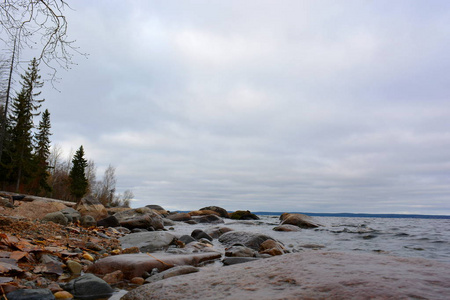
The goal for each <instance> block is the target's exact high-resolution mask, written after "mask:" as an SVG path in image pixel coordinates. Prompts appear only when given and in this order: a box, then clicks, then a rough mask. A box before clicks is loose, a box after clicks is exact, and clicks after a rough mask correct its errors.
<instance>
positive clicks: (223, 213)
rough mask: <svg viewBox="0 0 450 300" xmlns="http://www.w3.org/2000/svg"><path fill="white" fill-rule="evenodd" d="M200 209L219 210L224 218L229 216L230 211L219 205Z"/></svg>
mask: <svg viewBox="0 0 450 300" xmlns="http://www.w3.org/2000/svg"><path fill="white" fill-rule="evenodd" d="M200 210H212V211H215V212H217V213H218V214H219V216H221V217H222V218H228V212H227V211H226V210H225V209H223V208H222V207H219V206H207V207H203V208H200Z"/></svg>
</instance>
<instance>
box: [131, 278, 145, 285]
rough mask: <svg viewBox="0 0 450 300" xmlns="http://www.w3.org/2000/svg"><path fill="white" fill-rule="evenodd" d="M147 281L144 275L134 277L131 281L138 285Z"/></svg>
mask: <svg viewBox="0 0 450 300" xmlns="http://www.w3.org/2000/svg"><path fill="white" fill-rule="evenodd" d="M144 282H145V279H144V278H142V277H134V278H131V280H130V283H132V284H137V285H143V284H144Z"/></svg>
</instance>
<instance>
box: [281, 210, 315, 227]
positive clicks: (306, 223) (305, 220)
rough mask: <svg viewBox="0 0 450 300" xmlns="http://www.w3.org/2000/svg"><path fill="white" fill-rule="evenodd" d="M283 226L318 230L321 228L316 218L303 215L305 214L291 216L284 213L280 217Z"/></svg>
mask: <svg viewBox="0 0 450 300" xmlns="http://www.w3.org/2000/svg"><path fill="white" fill-rule="evenodd" d="M280 220H281V225H286V224H289V225H295V226H298V227H300V228H316V227H319V226H320V224H319V223H317V222H316V221H315V220H314V218H312V217H310V216H307V215H303V214H290V213H283V214H281V216H280Z"/></svg>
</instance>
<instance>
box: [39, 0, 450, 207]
mask: <svg viewBox="0 0 450 300" xmlns="http://www.w3.org/2000/svg"><path fill="white" fill-rule="evenodd" d="M447 6H448V4H447V3H446V2H440V1H436V2H433V4H426V5H423V4H421V3H414V4H411V3H410V2H408V1H397V2H395V3H392V2H387V1H377V2H370V3H368V2H359V1H346V2H345V5H343V4H342V3H339V4H338V3H334V2H332V1H301V2H300V1H284V2H283V3H275V2H273V1H244V2H242V1H226V2H219V1H183V2H178V3H177V5H173V4H169V3H165V2H157V1H135V2H131V3H129V2H116V3H115V4H114V5H111V4H110V3H109V2H108V1H96V2H94V3H91V2H89V1H80V2H77V3H76V4H74V9H75V11H73V12H72V11H71V12H68V17H69V21H70V25H72V26H71V28H70V30H71V36H75V37H76V38H77V40H78V45H79V46H80V47H81V50H82V51H85V52H88V53H89V54H90V55H89V58H88V59H84V58H82V57H78V58H77V62H78V64H79V65H78V66H76V67H74V69H73V70H71V71H70V72H68V73H66V74H64V76H63V81H62V83H61V85H60V86H58V89H60V91H61V92H60V93H58V92H56V91H55V90H52V89H51V88H50V87H46V88H45V90H44V91H43V94H45V98H46V99H47V101H46V104H45V105H46V106H48V108H49V110H50V112H51V114H52V130H53V132H54V135H53V141H54V142H55V143H58V144H60V145H63V147H64V148H69V147H70V148H78V147H79V144H81V143H82V144H83V145H84V146H85V150H86V154H87V156H88V157H89V158H92V159H94V161H95V162H96V163H97V165H99V166H100V168H99V169H100V170H101V169H102V168H104V167H105V166H107V165H108V164H112V165H114V166H116V167H117V169H116V174H117V176H118V190H119V191H121V190H122V191H123V190H125V189H132V190H133V192H134V194H135V195H136V199H137V200H139V202H136V204H133V205H146V204H152V203H156V204H160V205H162V206H163V207H166V208H167V209H198V208H200V207H203V206H207V205H211V204H215V205H220V206H223V207H225V208H226V209H230V210H231V209H251V210H272V211H274V210H275V211H310V212H342V211H347V212H373V213H376V212H406V211H408V212H414V213H447V214H450V207H449V206H448V205H447V204H446V203H447V202H448V201H446V197H447V195H448V194H449V192H450V191H449V188H448V187H447V181H448V178H449V174H450V165H449V164H448V163H447V162H448V161H449V158H450V157H449V154H448V153H447V151H446V149H448V144H449V142H450V136H449V134H448V130H447V128H449V125H450V124H449V122H450V121H449V120H450V118H449V114H450V107H449V106H448V104H447V102H448V101H447V99H448V96H449V89H448V86H450V82H449V80H448V76H447V74H446V73H447V72H446V70H447V69H448V66H449V63H450V61H449V59H448V52H449V50H450V43H449V42H448V39H447V38H446V37H447V36H448V30H449V29H448V28H450V27H449V26H448V20H449V19H450V18H448V17H449V15H448V11H450V10H448V9H447ZM99 176H101V174H99Z"/></svg>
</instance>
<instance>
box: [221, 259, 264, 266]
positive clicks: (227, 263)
mask: <svg viewBox="0 0 450 300" xmlns="http://www.w3.org/2000/svg"><path fill="white" fill-rule="evenodd" d="M258 259H260V258H256V257H225V258H224V259H223V260H222V263H223V264H224V265H225V266H231V265H237V264H242V263H246V262H251V261H255V260H258Z"/></svg>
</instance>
